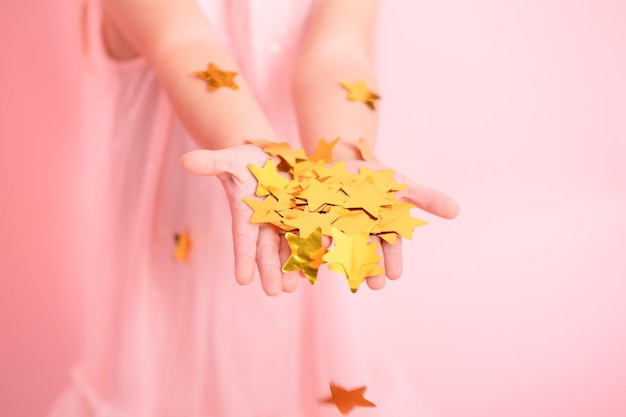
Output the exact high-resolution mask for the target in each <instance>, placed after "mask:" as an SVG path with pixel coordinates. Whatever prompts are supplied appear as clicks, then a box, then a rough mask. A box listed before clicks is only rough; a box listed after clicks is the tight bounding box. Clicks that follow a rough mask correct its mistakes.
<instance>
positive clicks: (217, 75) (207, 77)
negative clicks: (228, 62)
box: [194, 63, 239, 91]
mask: <svg viewBox="0 0 626 417" xmlns="http://www.w3.org/2000/svg"><path fill="white" fill-rule="evenodd" d="M194 75H195V76H196V77H198V78H200V79H201V80H204V81H206V83H207V86H208V87H209V91H215V90H217V89H218V88H220V87H228V88H232V89H233V90H239V86H238V85H237V84H236V83H235V77H236V76H237V73H236V72H230V71H222V70H221V69H219V68H218V67H217V65H215V64H211V63H210V64H209V65H208V67H207V70H206V71H195V72H194Z"/></svg>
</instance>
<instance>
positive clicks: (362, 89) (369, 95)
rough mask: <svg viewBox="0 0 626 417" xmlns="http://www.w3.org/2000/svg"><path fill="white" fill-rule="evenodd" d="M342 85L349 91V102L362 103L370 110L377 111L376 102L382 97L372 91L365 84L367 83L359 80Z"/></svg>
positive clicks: (342, 83)
mask: <svg viewBox="0 0 626 417" xmlns="http://www.w3.org/2000/svg"><path fill="white" fill-rule="evenodd" d="M341 85H342V86H343V88H345V89H346V90H348V100H350V101H360V102H362V103H365V104H366V105H367V106H368V107H369V108H370V109H372V110H376V108H375V107H374V100H378V99H380V97H379V96H378V95H377V94H376V93H374V92H372V91H370V89H369V88H368V87H367V84H365V81H363V80H358V81H357V82H354V83H351V82H348V81H341Z"/></svg>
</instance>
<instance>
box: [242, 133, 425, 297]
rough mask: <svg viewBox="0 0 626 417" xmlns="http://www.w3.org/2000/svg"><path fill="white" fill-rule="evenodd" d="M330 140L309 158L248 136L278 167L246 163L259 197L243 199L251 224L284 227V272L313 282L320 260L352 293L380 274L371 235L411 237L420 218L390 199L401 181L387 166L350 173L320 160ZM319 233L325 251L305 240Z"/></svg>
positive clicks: (389, 238) (421, 222) (268, 163)
mask: <svg viewBox="0 0 626 417" xmlns="http://www.w3.org/2000/svg"><path fill="white" fill-rule="evenodd" d="M336 141H337V140H334V141H332V142H330V143H328V142H326V141H324V142H323V143H322V144H321V145H320V146H318V148H317V149H318V150H317V151H316V155H317V156H316V157H315V158H319V159H316V160H315V161H314V160H312V159H308V158H307V157H306V155H305V154H304V151H303V150H302V149H297V150H294V149H292V148H291V146H289V144H287V143H275V142H268V141H257V142H254V145H255V146H259V147H261V148H263V149H264V151H265V152H266V153H267V154H268V155H270V156H272V157H274V158H275V159H277V160H279V161H280V162H279V164H278V166H277V165H276V164H275V163H274V161H273V160H272V159H271V158H269V159H268V160H267V161H266V163H265V165H264V166H263V167H257V166H254V165H249V166H248V168H249V169H250V171H251V172H252V174H253V175H254V176H255V178H256V179H257V181H258V184H257V190H256V194H257V195H258V196H261V197H262V196H265V199H263V200H259V199H255V198H245V199H244V201H245V203H246V204H248V205H249V206H250V207H251V208H252V210H253V214H252V216H251V218H250V222H251V223H270V224H272V225H274V226H276V227H278V228H279V229H280V230H281V231H282V233H286V235H287V240H288V242H289V244H290V247H291V250H292V256H291V257H290V258H289V260H288V261H287V262H286V263H285V265H283V270H284V271H285V272H287V271H291V270H299V271H302V272H303V273H304V275H305V276H306V277H307V278H308V279H309V281H310V282H311V283H314V282H315V280H316V279H317V270H318V269H319V266H320V265H321V264H323V263H325V262H328V269H330V270H332V271H335V272H338V273H340V274H343V275H345V276H346V279H347V281H348V285H349V287H350V290H351V291H352V292H356V291H357V290H358V288H359V286H360V285H361V283H362V282H363V281H364V280H365V279H366V278H367V277H371V276H376V275H380V274H383V273H384V270H383V269H382V268H381V267H380V266H379V265H378V262H380V261H381V258H380V256H379V255H378V254H377V253H376V250H377V247H378V245H377V244H376V243H370V236H378V237H380V238H381V239H383V240H384V241H385V242H388V243H391V244H393V243H395V242H396V241H397V238H398V236H402V237H404V238H406V239H411V237H412V234H413V229H414V228H415V227H420V226H423V225H425V224H427V222H426V221H424V220H420V219H416V218H414V217H411V215H410V211H411V209H412V208H414V206H413V205H412V204H409V203H406V202H403V201H399V200H397V199H396V198H395V193H396V192H397V191H400V190H403V189H404V188H406V187H407V185H406V184H400V183H397V182H395V181H394V176H395V171H394V170H393V169H383V170H380V171H374V170H372V169H370V168H367V167H361V168H360V170H359V173H358V174H355V173H351V172H348V170H347V166H346V163H345V162H343V161H341V162H339V163H336V164H326V163H325V158H329V153H330V151H331V149H332V146H334V143H336ZM279 166H281V167H282V168H281V171H282V174H281V173H279ZM283 175H284V176H283ZM318 234H319V241H320V242H321V236H324V235H325V236H330V237H332V240H333V243H334V246H333V247H332V248H331V250H330V251H326V250H325V249H324V250H323V251H322V250H321V249H320V248H321V243H320V244H319V245H318V244H317V243H315V244H313V243H312V242H313V241H315V242H318Z"/></svg>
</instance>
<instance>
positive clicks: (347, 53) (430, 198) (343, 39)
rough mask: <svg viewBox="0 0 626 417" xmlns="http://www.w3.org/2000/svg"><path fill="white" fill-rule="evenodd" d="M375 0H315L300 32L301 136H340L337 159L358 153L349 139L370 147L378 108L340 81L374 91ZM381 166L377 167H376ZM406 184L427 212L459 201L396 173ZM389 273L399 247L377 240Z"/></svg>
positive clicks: (312, 142) (445, 211)
mask: <svg viewBox="0 0 626 417" xmlns="http://www.w3.org/2000/svg"><path fill="white" fill-rule="evenodd" d="M378 6H379V0H319V1H318V2H317V3H316V4H315V6H314V8H313V10H312V13H311V16H310V20H309V22H308V25H307V27H306V30H305V31H304V33H303V38H302V48H301V52H300V55H299V59H298V62H297V65H296V70H295V73H294V80H293V91H294V102H295V105H296V112H297V116H298V122H299V128H300V137H301V139H302V142H303V146H304V147H305V149H306V150H307V152H309V153H310V152H312V151H313V150H314V149H315V146H316V143H317V141H318V140H319V139H320V138H326V139H333V138H335V137H340V138H341V139H342V140H341V141H340V142H339V144H338V145H337V147H336V148H335V149H334V150H333V156H334V157H335V158H336V159H344V160H356V159H359V153H358V152H357V150H356V147H355V146H354V145H353V144H351V143H350V140H352V139H359V138H364V139H365V140H366V142H367V143H368V145H369V147H370V148H371V149H374V143H375V140H376V133H377V127H378V112H377V111H376V110H372V109H370V108H369V107H367V106H366V105H365V104H364V103H358V102H351V101H348V100H346V96H347V92H346V90H345V89H344V88H343V87H342V86H341V85H340V84H339V82H340V81H344V80H345V81H349V82H355V81H357V80H364V81H365V83H366V84H367V85H368V87H369V89H370V90H371V91H373V92H377V86H376V79H375V74H374V63H373V62H374V59H373V55H374V54H373V46H372V38H373V32H374V29H375V23H376V13H377V10H378ZM374 168H378V169H380V168H381V167H380V166H378V167H374ZM397 180H398V181H400V182H404V183H408V184H409V188H408V189H407V190H405V191H403V192H401V193H399V195H400V196H401V197H402V198H403V199H404V200H406V201H409V202H410V203H413V204H415V205H416V206H417V207H419V208H422V209H424V210H426V211H428V212H430V213H433V214H436V215H438V216H441V217H444V218H454V217H455V216H456V215H457V213H458V206H457V204H456V202H455V201H454V200H452V199H451V198H450V197H448V196H447V195H445V194H443V193H441V192H439V191H436V190H433V189H431V188H429V187H425V186H423V185H420V184H417V183H415V182H413V181H411V180H410V179H408V178H405V177H402V178H400V176H398V179H397ZM379 243H380V244H381V248H382V254H383V259H384V263H385V271H386V274H387V276H388V277H389V278H391V279H395V278H398V277H399V276H400V275H401V273H402V247H401V240H400V239H398V241H397V243H396V244H394V245H391V244H388V243H386V242H384V241H382V242H380V240H379ZM367 283H368V285H369V286H370V287H371V288H374V289H377V288H381V287H382V286H383V285H384V284H385V277H383V276H378V277H371V278H368V279H367Z"/></svg>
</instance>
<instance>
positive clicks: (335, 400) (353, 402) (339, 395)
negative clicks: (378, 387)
mask: <svg viewBox="0 0 626 417" xmlns="http://www.w3.org/2000/svg"><path fill="white" fill-rule="evenodd" d="M366 389H367V387H366V386H365V385H364V386H362V387H358V388H355V389H352V390H347V389H345V388H342V387H340V386H338V385H335V384H332V383H331V384H330V397H328V398H325V399H323V400H320V403H324V404H334V405H335V406H336V407H337V409H338V410H339V412H340V413H341V414H343V415H346V414H348V413H349V412H350V411H352V410H353V409H354V408H355V407H376V404H374V403H373V402H371V401H369V400H367V399H365V397H364V396H363V394H365V390H366Z"/></svg>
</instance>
